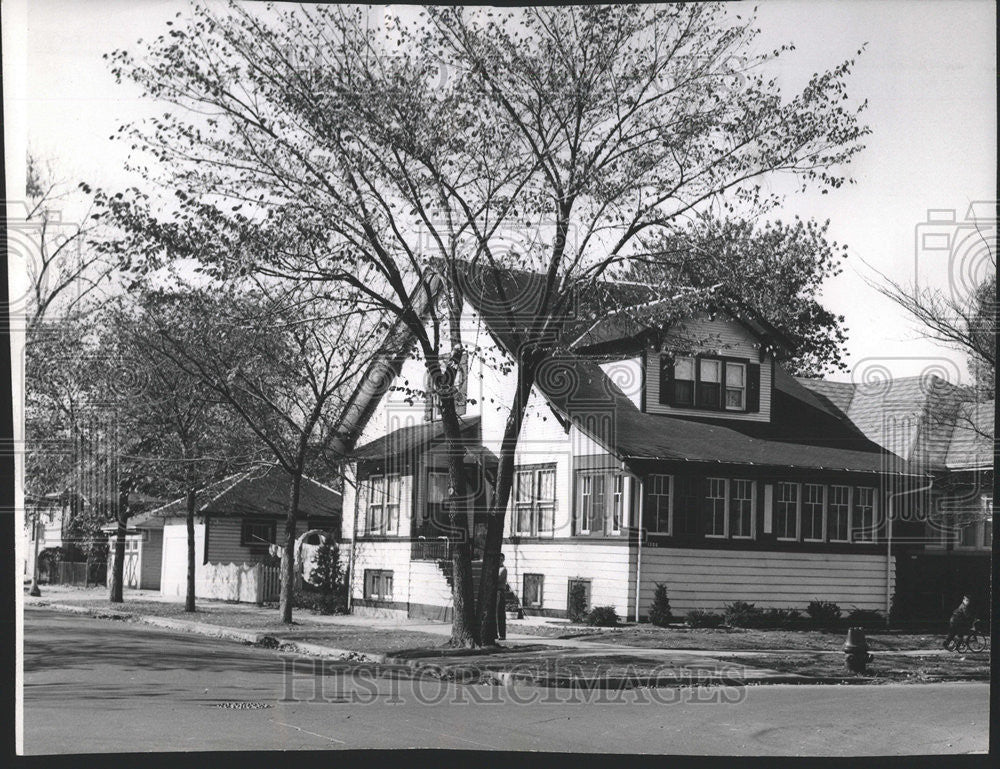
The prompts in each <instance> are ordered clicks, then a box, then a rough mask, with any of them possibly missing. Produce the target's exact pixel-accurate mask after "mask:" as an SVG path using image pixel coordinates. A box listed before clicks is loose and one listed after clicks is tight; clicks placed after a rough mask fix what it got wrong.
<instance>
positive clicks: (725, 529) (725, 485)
mask: <svg viewBox="0 0 1000 769" xmlns="http://www.w3.org/2000/svg"><path fill="white" fill-rule="evenodd" d="M705 480H706V482H707V483H708V489H707V492H711V490H712V481H722V489H723V491H722V497H721V499H722V501H723V508H722V511H723V512H722V534H709V533H708V531H707V526H706V530H705V537H706V539H729V479H728V478H718V477H710V478H706V479H705ZM710 499H712V500H717V499H720V497H713V496H710V494H709V493H706V494H705V501H706V502H707V501H708V500H710ZM706 517H707V516H706ZM711 520H712V524H713V525H714V524H715V511H714V510H713V511H712V513H711ZM706 523H707V521H706Z"/></svg>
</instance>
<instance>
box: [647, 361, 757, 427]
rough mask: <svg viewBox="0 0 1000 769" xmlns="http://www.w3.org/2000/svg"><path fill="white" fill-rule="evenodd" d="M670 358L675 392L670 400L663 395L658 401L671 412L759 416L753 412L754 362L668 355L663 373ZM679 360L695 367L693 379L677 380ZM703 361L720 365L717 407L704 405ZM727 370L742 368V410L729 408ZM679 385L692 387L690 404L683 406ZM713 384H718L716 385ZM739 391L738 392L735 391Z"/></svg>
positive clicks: (661, 365)
mask: <svg viewBox="0 0 1000 769" xmlns="http://www.w3.org/2000/svg"><path fill="white" fill-rule="evenodd" d="M664 357H669V358H670V359H671V364H670V365H671V367H672V368H673V372H674V373H673V374H672V376H671V378H670V387H671V388H674V389H673V390H672V391H671V392H670V394H669V397H668V399H667V400H664V393H663V392H661V393H660V398H659V401H660V403H661V404H663V405H667V406H669V407H670V408H677V409H692V410H696V411H698V410H700V411H717V412H719V413H723V414H725V413H730V414H750V413H756V412H752V411H751V409H750V369H751V365H752V363H753V361H751V360H750V359H749V358H737V357H735V356H729V355H711V354H701V353H694V354H688V355H676V356H671V355H670V354H669V353H660V359H661V360H660V367H661V369H662V367H663V365H664V363H663V358H664ZM679 360H690V361H691V362H692V366H693V373H694V379H678V378H677V375H676V370H677V368H676V367H677V361H679ZM702 361H717V362H718V363H719V381H718V385H719V403H718V405H712V404H705V403H702V402H701V395H700V393H701V384H702V374H701V369H702V366H701V364H702ZM727 366H739V367H740V368H741V369H742V370H743V386H742V388H739V389H740V390H741V391H742V393H743V405H742V406H741V407H739V408H733V407H730V406H727V405H726V390H727V389H729V388H728V386H727V381H726V370H727ZM678 381H682V382H690V383H691V400H690V402H688V401H684V402H681V401H680V400H679V399H678V398H677V390H676V383H677V382H678ZM660 383H661V384H660V386H661V388H662V386H663V382H662V375H661V378H660ZM712 384H715V383H714V382H713V383H712ZM732 389H737V388H732Z"/></svg>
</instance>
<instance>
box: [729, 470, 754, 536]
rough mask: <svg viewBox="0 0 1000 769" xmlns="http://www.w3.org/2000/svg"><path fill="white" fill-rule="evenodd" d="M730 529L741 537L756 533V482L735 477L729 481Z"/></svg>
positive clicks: (733, 534) (731, 532)
mask: <svg viewBox="0 0 1000 769" xmlns="http://www.w3.org/2000/svg"><path fill="white" fill-rule="evenodd" d="M729 488H730V492H731V494H730V498H729V517H730V524H729V531H730V534H731V535H732V536H733V537H735V538H739V539H751V538H753V535H754V515H753V514H754V482H753V481H746V480H742V479H735V480H732V481H730V482H729Z"/></svg>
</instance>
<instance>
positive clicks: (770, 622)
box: [754, 609, 802, 628]
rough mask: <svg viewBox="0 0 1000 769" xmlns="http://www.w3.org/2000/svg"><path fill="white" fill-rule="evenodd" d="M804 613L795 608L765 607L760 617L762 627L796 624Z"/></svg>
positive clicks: (759, 624) (759, 622) (759, 625)
mask: <svg viewBox="0 0 1000 769" xmlns="http://www.w3.org/2000/svg"><path fill="white" fill-rule="evenodd" d="M801 616H802V613H801V612H799V611H797V610H795V609H764V611H762V612H761V614H760V617H759V618H758V624H757V625H755V626H754V627H760V628H783V627H791V626H793V625H795V624H796V623H797V622H798V620H799V619H800V618H801Z"/></svg>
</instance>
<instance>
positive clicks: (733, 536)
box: [726, 478, 757, 540]
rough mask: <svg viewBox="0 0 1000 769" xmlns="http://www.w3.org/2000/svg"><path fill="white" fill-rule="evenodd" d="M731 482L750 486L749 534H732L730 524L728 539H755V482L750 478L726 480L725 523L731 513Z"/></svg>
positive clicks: (730, 524) (730, 525)
mask: <svg viewBox="0 0 1000 769" xmlns="http://www.w3.org/2000/svg"><path fill="white" fill-rule="evenodd" d="M733 481H736V482H739V483H749V484H750V533H749V534H734V533H732V531H733V527H732V523H729V526H728V531H727V533H729V534H730V539H747V540H753V539H756V538H757V481H755V480H753V479H751V478H731V479H727V487H728V488H727V489H726V491H727V492H728V493H727V501H726V515H727V521H728V520H729V518H728V517H729V515H730V514H731V513H732V501H733V499H732V494H733Z"/></svg>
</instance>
